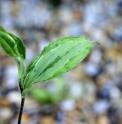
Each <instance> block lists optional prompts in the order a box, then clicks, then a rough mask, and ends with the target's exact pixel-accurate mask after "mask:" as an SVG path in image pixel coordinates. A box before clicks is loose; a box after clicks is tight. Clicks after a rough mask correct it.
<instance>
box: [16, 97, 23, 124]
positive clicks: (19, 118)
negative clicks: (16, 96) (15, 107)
mask: <svg viewBox="0 0 122 124" xmlns="http://www.w3.org/2000/svg"><path fill="white" fill-rule="evenodd" d="M24 102H25V98H24V97H22V98H21V106H20V111H19V117H18V124H21V118H22V113H23V108H24Z"/></svg>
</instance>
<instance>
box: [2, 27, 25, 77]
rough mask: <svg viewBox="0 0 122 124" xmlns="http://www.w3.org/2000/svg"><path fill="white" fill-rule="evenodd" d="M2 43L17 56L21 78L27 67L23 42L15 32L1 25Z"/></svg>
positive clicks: (7, 51)
mask: <svg viewBox="0 0 122 124" xmlns="http://www.w3.org/2000/svg"><path fill="white" fill-rule="evenodd" d="M0 45H1V46H2V48H3V49H4V51H5V52H6V53H7V54H9V55H10V56H12V57H14V58H15V60H16V62H17V66H18V76H19V78H20V77H21V76H22V74H23V73H24V68H25V63H24V61H25V53H26V50H25V47H24V44H23V42H22V41H21V40H20V39H19V38H18V37H17V36H15V35H14V34H11V33H9V32H7V31H5V30H4V29H3V28H2V27H0Z"/></svg>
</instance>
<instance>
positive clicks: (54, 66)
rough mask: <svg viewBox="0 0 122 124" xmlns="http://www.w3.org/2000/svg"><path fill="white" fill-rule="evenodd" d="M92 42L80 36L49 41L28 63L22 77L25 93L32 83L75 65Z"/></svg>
mask: <svg viewBox="0 0 122 124" xmlns="http://www.w3.org/2000/svg"><path fill="white" fill-rule="evenodd" d="M93 44H94V42H91V41H89V40H88V39H86V38H85V37H81V36H80V37H66V38H60V39H58V40H56V41H54V42H51V43H50V44H49V45H48V46H47V47H45V48H44V50H43V51H42V53H41V54H40V55H39V56H37V57H35V58H34V59H33V60H32V62H31V63H30V64H29V66H28V68H27V70H26V72H25V74H24V77H23V89H25V93H26V92H27V90H28V88H29V87H31V86H32V85H33V84H34V83H38V82H45V81H47V80H50V79H52V78H54V77H57V76H59V75H61V74H62V73H64V72H67V71H69V70H70V69H72V68H73V67H75V66H76V65H77V64H78V63H79V62H81V61H82V60H83V59H84V58H85V57H86V56H87V55H88V53H89V52H90V50H91V48H92V46H93ZM25 93H24V94H25Z"/></svg>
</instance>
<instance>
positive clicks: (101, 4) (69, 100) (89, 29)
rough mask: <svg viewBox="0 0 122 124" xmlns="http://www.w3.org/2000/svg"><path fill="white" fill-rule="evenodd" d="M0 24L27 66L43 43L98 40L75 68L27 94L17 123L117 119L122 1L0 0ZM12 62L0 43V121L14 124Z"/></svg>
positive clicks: (121, 102) (102, 123)
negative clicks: (15, 39) (19, 44)
mask: <svg viewBox="0 0 122 124" xmlns="http://www.w3.org/2000/svg"><path fill="white" fill-rule="evenodd" d="M0 26H2V27H3V28H5V29H6V30H7V31H9V32H12V33H14V34H16V35H17V36H19V37H20V38H21V39H22V40H23V42H24V44H25V46H26V48H27V52H26V56H27V65H28V64H29V62H30V61H31V60H32V59H33V58H34V57H35V56H36V55H38V54H39V53H41V51H42V49H43V48H44V46H46V45H48V44H49V42H51V41H53V40H55V39H57V38H60V37H65V36H86V37H87V38H88V39H90V40H93V41H95V42H99V43H100V44H101V45H95V46H94V48H93V50H92V52H91V53H90V55H89V56H88V57H87V58H86V59H85V60H84V61H83V62H81V63H80V64H79V65H78V66H77V67H76V68H74V69H72V70H71V71H69V72H68V73H65V74H63V75H62V76H60V77H58V78H56V79H54V80H51V81H50V82H47V83H40V84H36V85H35V86H34V87H33V88H32V89H31V91H30V92H29V93H28V96H27V98H26V103H25V107H24V114H23V118H22V121H23V123H22V124H122V0H0ZM19 106H20V93H19V91H18V81H17V67H16V64H15V62H14V60H13V59H12V58H10V57H9V56H8V55H6V54H5V53H4V51H3V50H2V49H1V48H0V122H3V124H16V123H17V114H18V110H19Z"/></svg>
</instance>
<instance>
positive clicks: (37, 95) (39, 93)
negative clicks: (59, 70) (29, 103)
mask: <svg viewBox="0 0 122 124" xmlns="http://www.w3.org/2000/svg"><path fill="white" fill-rule="evenodd" d="M51 83H52V84H51V85H52V86H53V88H52V89H53V91H52V90H51V91H50V90H49V89H46V88H38V87H35V88H34V89H32V90H31V91H30V94H31V96H32V97H33V98H34V99H36V100H37V101H38V102H40V103H43V104H49V103H58V102H60V101H61V100H62V99H64V98H65V97H67V89H66V87H65V86H66V85H65V80H64V78H63V77H61V76H60V77H58V78H56V79H55V80H53V82H51Z"/></svg>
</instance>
